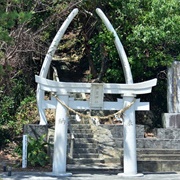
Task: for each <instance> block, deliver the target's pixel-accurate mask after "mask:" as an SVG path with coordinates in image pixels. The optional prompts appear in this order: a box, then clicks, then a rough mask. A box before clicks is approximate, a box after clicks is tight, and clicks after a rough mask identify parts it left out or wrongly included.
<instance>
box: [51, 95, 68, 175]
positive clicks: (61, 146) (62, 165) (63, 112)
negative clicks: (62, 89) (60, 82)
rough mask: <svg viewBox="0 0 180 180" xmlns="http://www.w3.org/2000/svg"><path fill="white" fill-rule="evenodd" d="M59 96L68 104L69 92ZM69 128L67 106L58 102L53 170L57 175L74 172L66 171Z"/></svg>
mask: <svg viewBox="0 0 180 180" xmlns="http://www.w3.org/2000/svg"><path fill="white" fill-rule="evenodd" d="M58 98H59V99H60V100H61V101H62V102H63V103H65V104H66V105H68V94H63V95H59V96H58ZM67 128H68V112H67V109H66V107H64V106H63V105H61V103H59V102H57V108H56V122H55V134H54V156H53V172H52V174H53V175H55V176H71V175H72V173H66V154H67Z"/></svg>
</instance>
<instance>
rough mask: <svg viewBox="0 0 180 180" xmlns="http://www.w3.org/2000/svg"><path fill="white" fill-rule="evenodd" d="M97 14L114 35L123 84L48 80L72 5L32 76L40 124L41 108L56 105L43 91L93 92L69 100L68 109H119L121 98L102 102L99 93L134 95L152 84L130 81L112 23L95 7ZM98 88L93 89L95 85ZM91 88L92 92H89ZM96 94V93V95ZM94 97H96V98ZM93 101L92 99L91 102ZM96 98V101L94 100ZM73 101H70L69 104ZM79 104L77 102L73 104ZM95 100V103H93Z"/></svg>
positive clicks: (128, 66) (149, 82)
mask: <svg viewBox="0 0 180 180" xmlns="http://www.w3.org/2000/svg"><path fill="white" fill-rule="evenodd" d="M96 12H97V14H98V15H99V17H100V18H101V19H102V21H103V23H104V24H105V26H106V28H107V29H108V30H109V31H110V32H111V33H113V35H114V43H115V46H116V49H117V52H118V54H119V57H120V60H121V64H122V67H123V72H124V76H125V81H126V84H112V83H109V84H105V83H68V82H55V81H52V80H48V79H46V78H47V74H48V71H49V68H50V65H51V61H52V58H53V56H54V54H55V51H56V49H57V47H58V45H59V42H60V41H61V39H62V37H63V35H64V33H65V31H66V29H67V28H68V26H69V24H70V23H71V21H72V20H73V18H74V17H75V16H76V15H77V14H78V9H74V10H73V11H72V12H71V13H70V15H69V16H68V17H67V19H66V20H65V21H64V23H63V24H62V26H61V27H60V29H59V31H58V32H57V34H56V36H55V38H54V39H53V41H52V43H51V45H50V47H49V50H48V52H47V54H46V57H45V59H44V62H43V65H42V68H41V72H40V75H39V76H36V82H37V83H38V87H37V102H38V109H39V114H40V124H47V120H46V117H45V113H44V110H43V109H46V108H56V105H57V101H56V100H55V99H53V98H52V99H51V100H50V101H45V100H44V94H45V91H48V92H53V93H56V94H66V93H88V94H91V96H92V97H93V96H95V97H94V98H90V101H85V102H80V101H78V102H75V101H72V102H71V101H69V105H70V106H71V108H72V109H103V110H109V107H112V108H110V110H119V109H120V108H123V107H122V100H121V99H118V102H119V103H118V102H114V103H113V102H104V101H103V94H104V93H105V94H106V93H107V94H121V95H123V96H127V95H130V96H136V95H137V94H144V93H150V92H151V87H152V86H154V85H155V84H156V79H153V80H150V81H147V82H143V83H136V84H134V83H133V78H132V73H131V69H130V65H129V62H128V59H127V56H126V53H125V51H124V48H123V46H122V44H121V42H120V40H119V37H118V35H117V33H116V31H115V30H114V28H113V26H112V25H111V23H110V22H109V20H108V19H107V17H106V16H105V15H104V13H103V12H102V11H101V10H100V9H99V8H98V9H96ZM97 88H98V89H100V90H98V91H96V90H95V89H97ZM93 91H95V92H93ZM96 94H98V96H96ZM97 99H98V101H97ZM92 101H94V102H92ZM95 102H97V103H95ZM73 103H74V104H73ZM77 104H79V105H77ZM96 104H98V105H96Z"/></svg>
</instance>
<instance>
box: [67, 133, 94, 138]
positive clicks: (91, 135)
mask: <svg viewBox="0 0 180 180" xmlns="http://www.w3.org/2000/svg"><path fill="white" fill-rule="evenodd" d="M73 134H74V137H75V139H76V138H93V134H92V133H87V134H82V133H73ZM68 138H70V134H68Z"/></svg>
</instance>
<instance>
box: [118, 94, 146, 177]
mask: <svg viewBox="0 0 180 180" xmlns="http://www.w3.org/2000/svg"><path fill="white" fill-rule="evenodd" d="M133 99H134V96H132V95H131V96H124V97H123V102H124V105H123V106H124V107H126V106H128V105H129V104H130V103H132V101H133ZM135 110H136V109H135V105H134V104H133V105H132V106H131V107H130V108H129V109H128V110H126V112H125V114H124V117H123V119H124V123H123V136H124V137H123V148H124V157H123V158H124V159H123V164H124V166H123V167H124V173H119V174H118V175H119V176H143V174H140V173H137V155H136V122H135Z"/></svg>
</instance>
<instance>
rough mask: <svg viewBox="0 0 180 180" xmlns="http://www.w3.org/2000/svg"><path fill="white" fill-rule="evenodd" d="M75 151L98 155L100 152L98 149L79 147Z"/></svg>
mask: <svg viewBox="0 0 180 180" xmlns="http://www.w3.org/2000/svg"><path fill="white" fill-rule="evenodd" d="M73 151H74V152H76V153H98V152H99V150H98V148H77V147H74V149H73Z"/></svg>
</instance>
